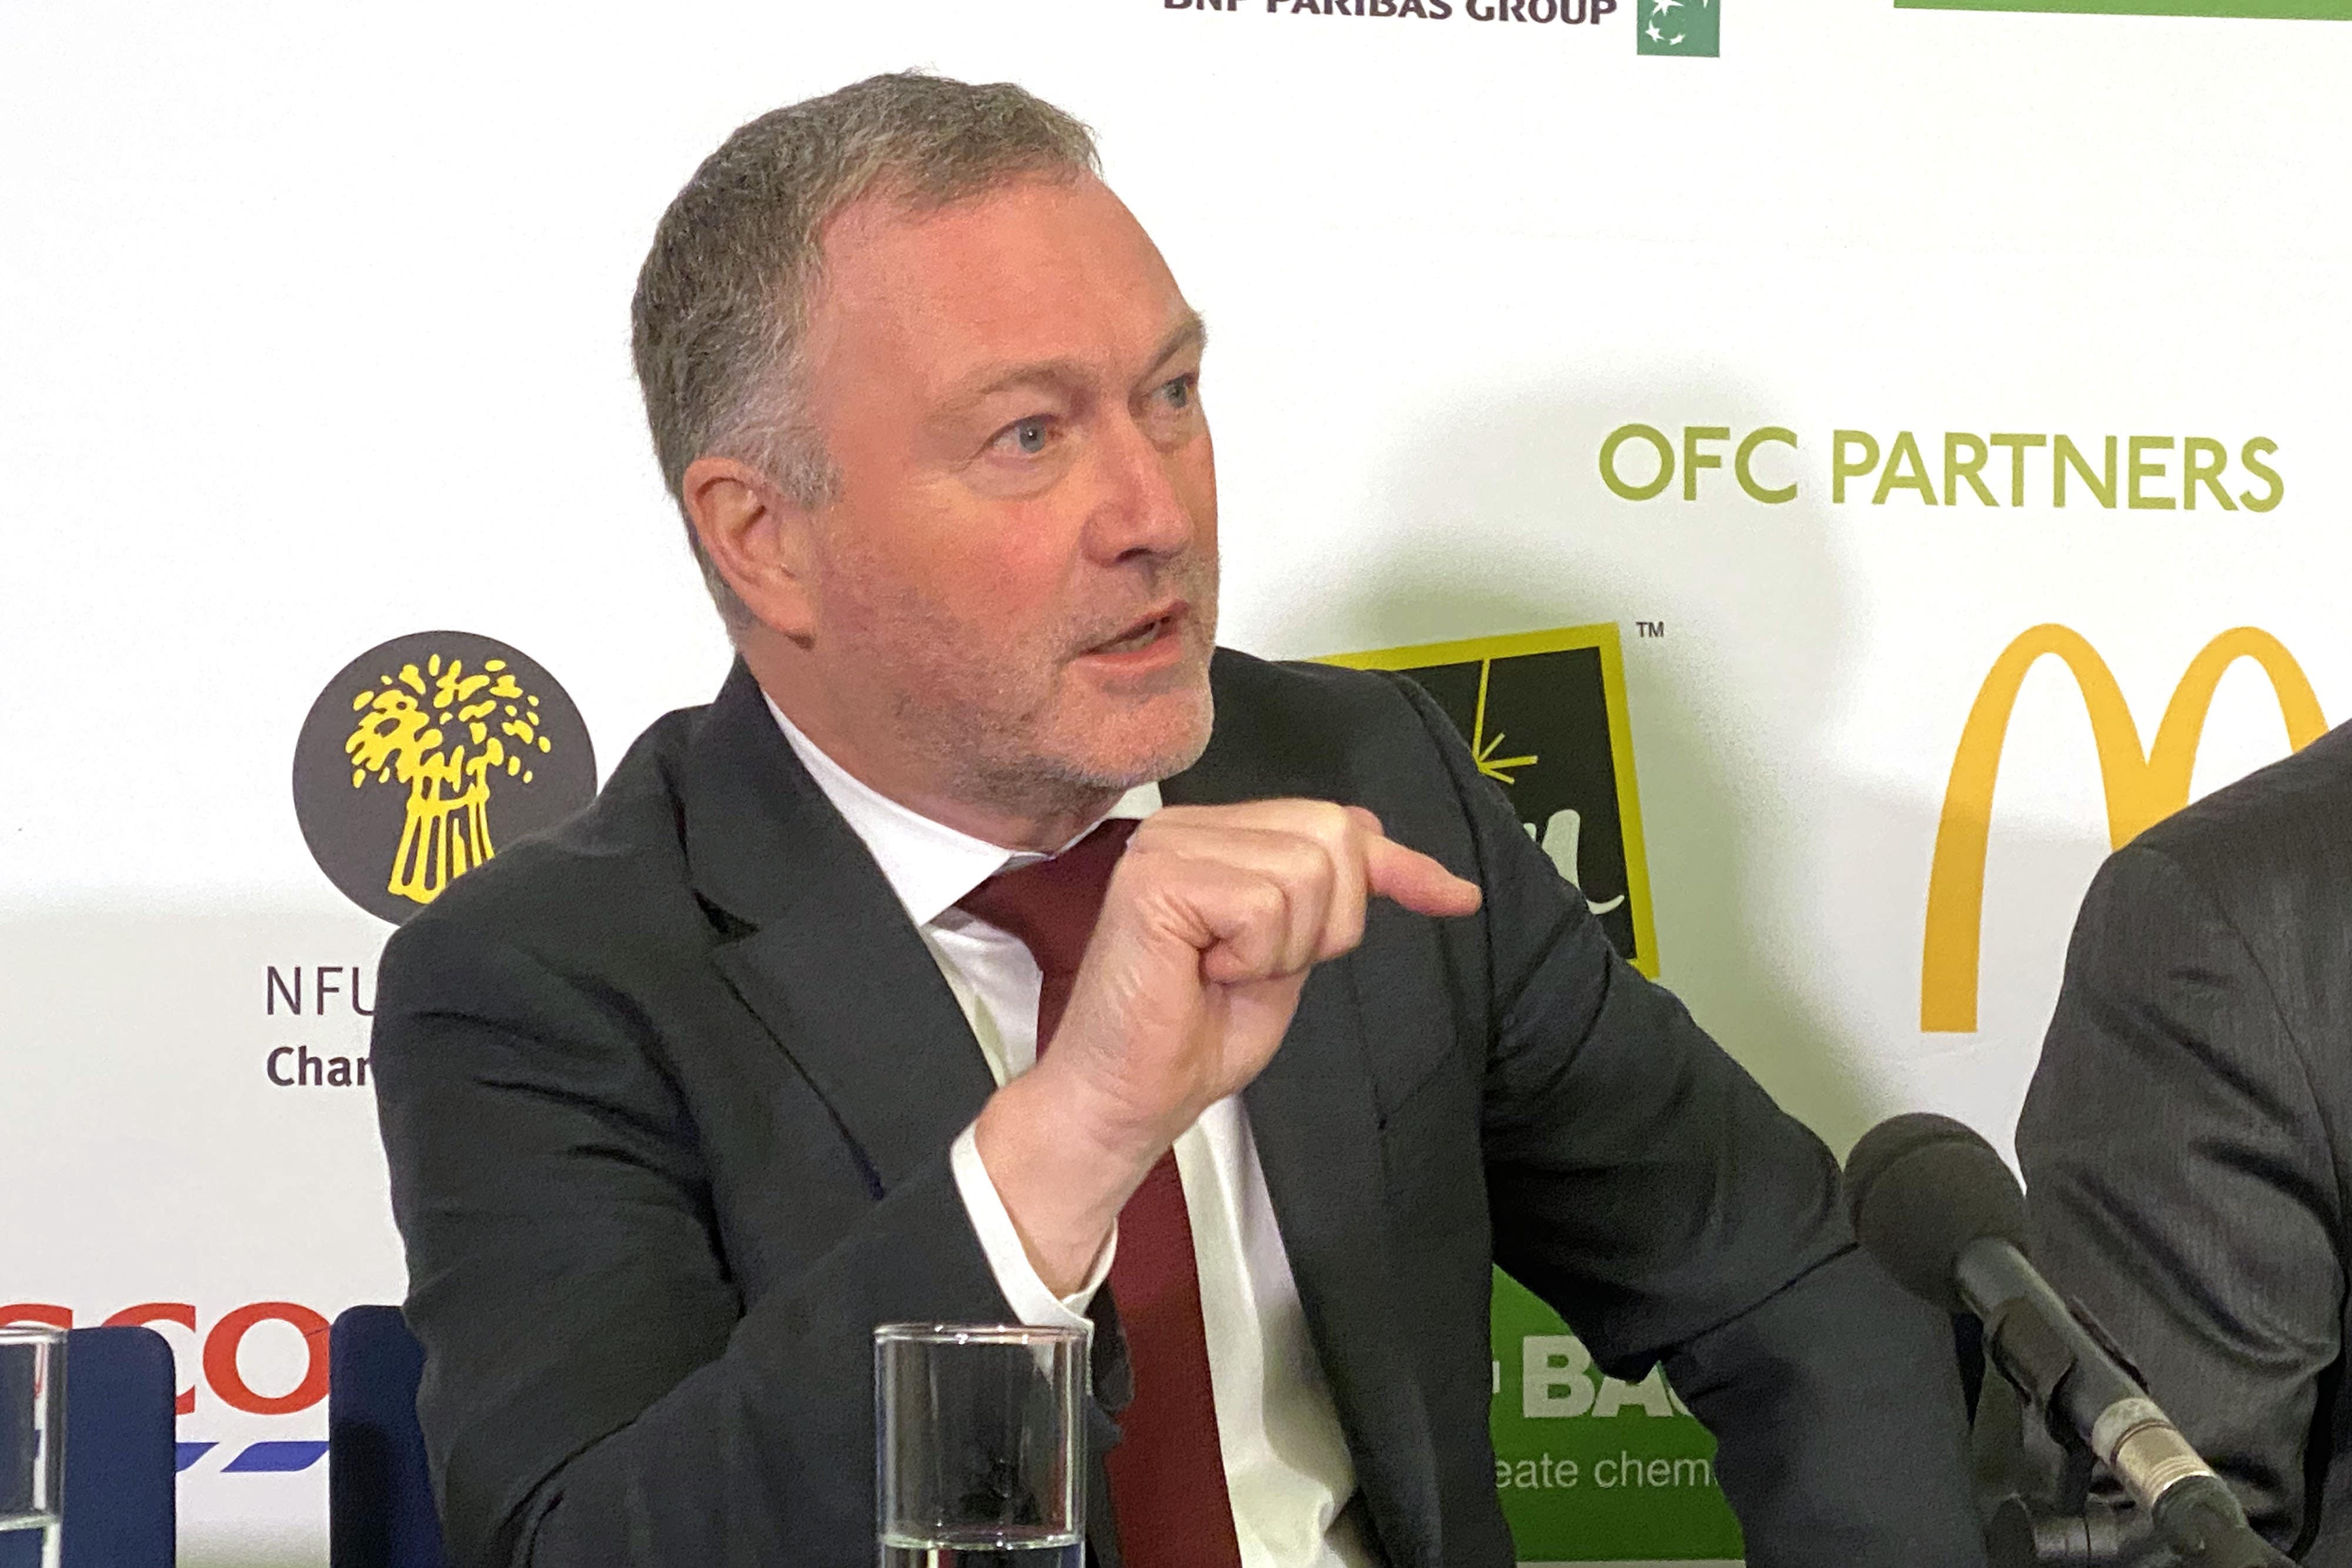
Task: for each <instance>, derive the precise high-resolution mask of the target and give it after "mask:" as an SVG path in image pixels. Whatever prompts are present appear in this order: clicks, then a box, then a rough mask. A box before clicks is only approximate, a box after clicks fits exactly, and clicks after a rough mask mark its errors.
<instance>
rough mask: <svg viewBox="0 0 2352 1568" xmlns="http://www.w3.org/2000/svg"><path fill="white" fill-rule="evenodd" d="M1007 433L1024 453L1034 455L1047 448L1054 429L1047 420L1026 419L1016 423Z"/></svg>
mask: <svg viewBox="0 0 2352 1568" xmlns="http://www.w3.org/2000/svg"><path fill="white" fill-rule="evenodd" d="M1005 434H1007V435H1010V436H1011V437H1012V438H1013V445H1015V446H1017V447H1019V448H1020V449H1021V451H1022V452H1023V454H1024V455H1027V456H1031V457H1034V456H1036V455H1037V454H1039V453H1041V452H1043V451H1045V443H1046V442H1047V441H1049V440H1051V439H1052V437H1053V434H1054V431H1053V427H1052V426H1051V425H1050V424H1048V423H1046V422H1045V420H1042V419H1024V420H1022V421H1020V422H1019V423H1016V424H1014V425H1013V427H1012V429H1010V430H1008V431H1006V432H1005Z"/></svg>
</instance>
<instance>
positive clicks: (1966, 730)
mask: <svg viewBox="0 0 2352 1568" xmlns="http://www.w3.org/2000/svg"><path fill="white" fill-rule="evenodd" d="M2044 656H2054V657H2056V658H2057V659H2059V660H2060V661H2062V662H2063V664H2065V666H2066V668H2067V670H2068V671H2069V673H2071V674H2073V675H2074V685H2075V686H2076V688H2077V689H2078V690H2080V691H2081V693H2082V695H2083V706H2084V707H2085V708H2086V709H2087V710H2088V711H2089V714H2090V719H2091V737H2092V739H2093V741H2094V742H2095V745H2096V747H2097V751H2098V758H2099V778H2100V781H2101V783H2102V785H2103V786H2104V787H2105V792H2106V804H2107V838H2108V841H2109V842H2110V843H2111V844H2112V845H2113V847H2115V848H2116V849H2121V848H2123V846H2124V845H2126V844H2127V843H2129V842H2130V841H2132V840H2133V839H2135V838H2137V837H2138V836H2139V835H2140V833H2141V832H2142V831H2145V830H2147V828H2149V827H2150V826H2152V825H2154V824H2155V823H2157V822H2159V821H2163V820H2164V819H2165V818H2167V817H2168V816H2170V815H2171V814H2172V813H2173V812H2175V811H2178V810H2180V809H2181V808H2182V807H2183V806H2186V805H2187V804H2189V780H2190V778H2191V776H2192V775H2193V774H2194V773H2195V771H2196V767H2197V747H2198V745H2199V743H2200V741H2201V740H2202V739H2203V738H2204V735H2205V721H2206V718H2207V717H2208V716H2209V715H2210V713H2211V711H2212V707H2213V695H2214V693H2215V691H2216V690H2217V689H2219V687H2220V686H2221V677H2222V675H2224V674H2227V673H2228V671H2229V669H2230V666H2231V665H2232V664H2236V663H2237V662H2238V661H2239V660H2241V659H2251V660H2252V661H2253V662H2254V664H2256V665H2258V666H2259V667H2260V668H2261V670H2262V672H2263V674H2264V675H2266V676H2268V677H2269V679H2270V684H2271V689H2272V690H2273V692H2274V693H2276V694H2277V696H2278V704H2279V713H2280V715H2281V716H2283V717H2284V719H2285V720H2286V732H2287V739H2288V741H2289V743H2290V744H2291V745H2292V746H2293V747H2294V748H2295V749H2296V750H2301V749H2302V748H2303V747H2305V746H2308V745H2310V744H2311V743H2312V742H2313V741H2315V740H2316V739H2318V738H2319V737H2321V736H2322V735H2324V734H2326V731H2327V720H2326V716H2324V715H2322V713H2321V712H2320V707H2319V698H2318V697H2317V695H2315V694H2314V693H2313V691H2312V689H2311V682H2310V680H2309V679H2308V678H2307V677H2306V676H2305V674H2304V673H2303V666H2302V665H2300V664H2296V663H2295V660H2294V654H2292V653H2288V652H2287V651H2286V648H2285V647H2284V645H2283V644H2282V643H2280V642H2279V640H2278V639H2277V638H2275V637H2273V636H2272V635H2271V634H2270V633H2269V632H2263V631H2258V630H2256V629H2255V628H2253V627H2252V626H2240V627H2237V628H2235V629H2233V630H2231V631H2228V632H2222V633H2221V635H2220V636H2218V637H2216V638H2214V639H2213V640H2212V641H2211V642H2210V643H2207V644H2205V647H2204V649H2203V650H2202V651H2201V652H2200V653H2198V655H2197V657H2196V658H2194V659H2193V660H2191V661H2190V662H2189V669H2188V672H2187V674H2183V675H2182V676H2181V677H2180V684H2179V686H2177V687H2176V688H2174V690H2173V694H2172V701H2171V703H2170V704H2169V705H2168V706H2166V708H2165V710H2164V717H2163V719H2162V720H2161V721H2159V722H2158V725H2157V728H2156V741H2155V744H2154V745H2153V746H2150V747H2147V748H2145V749H2143V748H2142V747H2141V745H2140V737H2139V727H2138V726H2137V724H2135V723H2134V722H2133V720H2132V714H2131V707H2130V706H2129V705H2128V704H2127V703H2126V702H2125V700H2124V694H2123V688H2122V687H2121V686H2120V685H2117V684H2116V677H2115V672H2114V671H2112V670H2110V669H2109V668H2108V667H2107V663H2106V661H2105V660H2104V659H2102V658H2100V657H2099V654H2098V651H2097V650H2096V649H2095V648H2093V647H2092V646H2091V644H2090V643H2088V642H2087V641H2085V640H2084V638H2083V636H2082V635H2081V634H2080V633H2078V632H2074V631H2072V630H2070V629H2068V628H2066V627H2064V626H2056V625H2046V626H2036V627H2034V628H2033V629H2032V631H2030V632H2026V633H2025V634H2024V635H2022V636H2021V637H2019V638H2018V639H2017V640H2016V641H2015V642H2013V643H2011V644H2010V645H2009V647H2008V648H2007V649H2006V650H2004V651H2003V652H2002V653H2001V655H2000V659H1999V660H1998V661H1996V662H1995V663H1994V664H1993V667H1992V673H1991V674H1988V675H1987V676H1986V677H1985V681H1984V685H1983V687H1982V689H1981V690H1979V692H1978V694H1977V700H1976V706H1974V707H1972V708H1970V709H1969V718H1968V723H1967V725H1966V726H1964V727H1962V729H1961V731H1960V745H1959V750H1958V753H1957V754H1956V755H1955V756H1954V757H1953V758H1952V776H1951V779H1950V782H1949V783H1948V785H1947V786H1946V787H1945V790H1944V814H1943V820H1942V821H1941V822H1940V823H1938V825H1937V830H1936V855H1935V860H1934V862H1933V863H1932V865H1931V866H1930V868H1929V871H1928V873H1927V940H1926V946H1925V949H1924V953H1923V957H1922V963H1921V968H1920V978H1919V1027H1920V1028H1921V1029H1922V1030H1926V1031H1927V1032H1929V1033H1931V1034H1939V1033H1960V1034H1965V1033H1968V1032H1970V1031H1972V1030H1975V1028H1976V1027H1977V991H1978V970H1979V947H1980V945H1981V942H1982V939H1983V934H1984V878H1985V852H1986V848H1987V843H1988V840H1989V838H1990V832H1991V827H1992V796H1993V786H1994V783H1995V781H1996V780H1997V779H1999V777H2000V758H2001V750H2002V747H2004V745H2005V744H2006V743H2007V741H2008V738H2009V723H2010V718H2011V715H2012V714H2014V713H2015V712H2016V709H2017V698H2018V694H2019V692H2020V691H2021V689H2022V687H2023V686H2024V685H2025V677H2026V674H2027V672H2028V671H2030V670H2032V667H2033V666H2034V664H2037V663H2038V662H2040V661H2041V660H2042V658H2043V657H2044Z"/></svg>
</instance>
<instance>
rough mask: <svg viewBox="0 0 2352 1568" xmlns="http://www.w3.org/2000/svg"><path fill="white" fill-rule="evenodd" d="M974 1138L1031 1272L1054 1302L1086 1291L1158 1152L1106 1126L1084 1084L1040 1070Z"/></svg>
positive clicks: (998, 1102) (993, 1108)
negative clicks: (1097, 1262)
mask: <svg viewBox="0 0 2352 1568" xmlns="http://www.w3.org/2000/svg"><path fill="white" fill-rule="evenodd" d="M972 1136H973V1144H974V1146H975V1148H976V1149H977V1151H978V1153H979V1155H980V1159H981V1164H982V1167H983V1168H984V1169H985V1170H986V1172H987V1174H988V1178H989V1182H990V1185H992V1186H994V1187H995V1189H996V1193H997V1197H998V1199H999V1200H1000V1201H1001V1202H1002V1203H1003V1206H1004V1211H1005V1214H1006V1216H1007V1217H1008V1218H1010V1219H1011V1220H1012V1221H1013V1230H1014V1231H1015V1233H1017V1234H1018V1235H1019V1237H1020V1238H1021V1245H1022V1248H1023V1250H1024V1251H1025V1252H1026V1253H1027V1254H1028V1258H1029V1262H1030V1266H1031V1267H1032V1268H1033V1269H1034V1270H1036V1271H1037V1276H1038V1278H1039V1279H1040V1280H1042V1281H1045V1285H1046V1286H1047V1288H1048V1289H1050V1290H1052V1291H1054V1293H1055V1294H1056V1295H1067V1294H1069V1293H1070V1292H1071V1291H1075V1290H1076V1289H1077V1288H1078V1287H1079V1285H1081V1284H1082V1283H1084V1281H1085V1280H1086V1278H1087V1274H1088V1273H1089V1272H1090V1271H1091V1270H1092V1269H1093V1267H1094V1263H1095V1260H1096V1259H1097V1258H1098V1257H1100V1256H1101V1254H1102V1249H1103V1247H1104V1246H1105V1244H1106V1243H1108V1240H1109V1239H1110V1233H1111V1229H1112V1227H1113V1226H1114V1225H1116V1224H1117V1223H1118V1212H1119V1210H1120V1208H1122V1207H1125V1205H1126V1203H1127V1200H1128V1198H1129V1196H1130V1195H1132V1194H1133V1192H1134V1191H1135V1189H1136V1187H1137V1186H1140V1185H1141V1183H1142V1180H1143V1177H1144V1175H1145V1173H1147V1172H1148V1171H1150V1168H1151V1166H1152V1163H1153V1162H1154V1161H1155V1160H1157V1159H1158V1158H1159V1156H1160V1153H1161V1150H1160V1149H1154V1148H1151V1147H1150V1146H1149V1145H1148V1142H1146V1141H1144V1140H1143V1139H1142V1138H1141V1137H1139V1135H1136V1134H1126V1133H1122V1132H1121V1131H1119V1130H1118V1129H1117V1124H1116V1122H1115V1121H1112V1120H1108V1119H1105V1118H1103V1117H1101V1115H1100V1114H1099V1112H1098V1110H1097V1108H1094V1107H1090V1106H1088V1105H1087V1103H1086V1094H1085V1092H1084V1088H1083V1086H1082V1085H1080V1084H1078V1083H1076V1082H1073V1081H1069V1080H1066V1079H1065V1078H1064V1077H1063V1076H1062V1075H1058V1074H1047V1073H1044V1072H1042V1071H1031V1072H1028V1073H1024V1075H1022V1076H1021V1077H1019V1078H1016V1079H1014V1080H1013V1082H1010V1083H1008V1084H1006V1085H1005V1086H1004V1087H1003V1088H1002V1089H1000V1090H998V1091H997V1092H995V1093H994V1094H993V1095H992V1096H990V1098H989V1101H988V1103H987V1104H986V1105H984V1106H982V1108H981V1113H980V1117H979V1119H978V1121H976V1122H975V1123H974V1124H973V1126H972Z"/></svg>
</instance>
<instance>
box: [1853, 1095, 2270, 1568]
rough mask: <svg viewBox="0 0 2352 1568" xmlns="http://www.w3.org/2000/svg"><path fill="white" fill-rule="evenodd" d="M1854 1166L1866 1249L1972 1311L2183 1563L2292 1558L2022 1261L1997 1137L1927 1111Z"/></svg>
mask: <svg viewBox="0 0 2352 1568" xmlns="http://www.w3.org/2000/svg"><path fill="white" fill-rule="evenodd" d="M1845 1172H1846V1201H1847V1206H1848V1211H1849V1213H1850V1214H1851V1215H1852V1217H1853V1229H1854V1235H1855V1236H1856V1238H1857V1239H1860V1241H1861V1242H1862V1245H1863V1248H1864V1250H1866V1251H1867V1252H1869V1254H1870V1255H1871V1256H1872V1257H1873V1258H1874V1259H1876V1260H1878V1263H1879V1266H1880V1267H1882V1268H1884V1269H1885V1270H1886V1271H1887V1272H1888V1273H1889V1274H1892V1275H1893V1276H1894V1277H1895V1281H1896V1282H1897V1283H1899V1284H1901V1285H1902V1286H1903V1287H1904V1288H1905V1289H1906V1290H1907V1291H1911V1292H1912V1293H1913V1294H1914V1295H1916V1296H1920V1297H1924V1298H1925V1299H1926V1300H1927V1301H1931V1302H1933V1303H1934V1304H1935V1305H1937V1306H1939V1307H1941V1308H1943V1309H1944V1310H1945V1311H1946V1312H1969V1313H1972V1314H1974V1315H1975V1317H1976V1318H1977V1319H1978V1320H1979V1322H1982V1323H1983V1324H1984V1331H1985V1350H1986V1354H1987V1356H1988V1357H1989V1359H1990V1361H1991V1362H1992V1364H1994V1365H1995V1366H1996V1367H1998V1368H1999V1369H2000V1373H2001V1375H2003V1376H2005V1377H2006V1378H2008V1379H2009V1381H2010V1382H2011V1383H2012V1384H2014V1385H2016V1386H2017V1390H2018V1392H2019V1393H2020V1394H2021V1395H2023V1396H2025V1397H2026V1398H2028V1399H2029V1400H2031V1401H2032V1403H2033V1404H2034V1405H2035V1406H2038V1407H2039V1408H2040V1409H2042V1411H2043V1412H2044V1413H2045V1414H2047V1415H2048V1416H2051V1417H2052V1418H2053V1420H2055V1421H2058V1422H2063V1423H2064V1425H2065V1426H2066V1427H2070V1428H2072V1429H2073V1430H2074V1432H2075V1433H2077V1434H2078V1435H2079V1436H2080V1437H2082V1438H2083V1440H2084V1442H2085V1443H2087V1444H2088V1445H2089V1446H2090V1451H2091V1452H2092V1453H2093V1454H2095V1455H2096V1456H2097V1458H2099V1459H2100V1461H2101V1462H2102V1463H2104V1464H2105V1466H2106V1467H2107V1469H2108V1471H2109V1473H2110V1474H2112V1475H2113V1476H2114V1477H2115V1478H2116V1480H2117V1481H2119V1482H2121V1483H2122V1485H2123V1488H2124V1490H2125V1491H2126V1492H2128V1493H2129V1494H2130V1495H2131V1498H2132V1500H2133V1501H2134V1502H2136V1503H2137V1504H2138V1505H2139V1507H2140V1508H2141V1510H2142V1511H2144V1512H2145V1513H2146V1515H2147V1519H2148V1521H2149V1522H2150V1523H2151V1524H2152V1525H2153V1526H2154V1527H2155V1530H2156V1533H2157V1534H2158V1536H2159V1537H2160V1538H2161V1539H2163V1540H2164V1541H2165V1542H2167V1543H2168V1545H2170V1546H2171V1547H2172V1548H2173V1550H2174V1551H2175V1552H2179V1553H2180V1555H2181V1557H2182V1560H2183V1561H2184V1562H2186V1563H2194V1564H2202V1565H2206V1568H2271V1565H2273V1564H2276V1563H2283V1562H2284V1561H2285V1559H2284V1558H2283V1557H2281V1556H2280V1555H2278V1554H2277V1553H2275V1552H2273V1551H2272V1550H2271V1548H2270V1546H2269V1545H2268V1544H2267V1543H2266V1542H2263V1539H2262V1537H2261V1536H2259V1535H2257V1534H2256V1533H2255V1532H2254V1531H2253V1528H2252V1526H2251V1525H2249V1524H2248V1523H2247V1522H2246V1515H2245V1511H2244V1510H2243V1509H2242V1508H2240V1507H2239V1505H2238V1500H2237V1497H2236V1496H2235V1494H2233V1493H2232V1492H2231V1490H2230V1489H2229V1486H2228V1484H2227V1483H2225V1482H2224V1481H2223V1480H2222V1479H2221V1477H2219V1476H2217V1475H2215V1474H2214V1473H2213V1469H2212V1467H2211V1466H2210V1465H2208V1464H2207V1463H2206V1462H2205V1461H2204V1460H2203V1459H2202V1458H2199V1457H2198V1454H2197V1450H2196V1449H2195V1448H2191V1447H2190V1446H2189V1440H2188V1439H2187V1438H2186V1437H2182V1436H2181V1435H2180V1429H2179V1427H2175V1426H2174V1425H2173V1424H2172V1421H2171V1419H2170V1418H2169V1417H2168V1416H2166V1415H2165V1413H2164V1412H2163V1410H2161V1409H2160V1408H2158V1406H2157V1404H2156V1402H2155V1401H2154V1400H2152V1399H2150V1398H2149V1397H2148V1396H2147V1389H2145V1388H2143V1387H2141V1386H2140V1385H2139V1380H2138V1378H2137V1377H2136V1376H2134V1375H2132V1374H2131V1373H2130V1372H2129V1371H2127V1370H2126V1368H2125V1367H2124V1365H2123V1364H2122V1363H2121V1361H2120V1360H2119V1359H2118V1358H2117V1356H2116V1354H2114V1353H2113V1352H2112V1351H2110V1350H2109V1349H2108V1347H2107V1346H2106V1345H2105V1343H2103V1342H2102V1341H2101V1339H2100V1337H2099V1336H2098V1335H2097V1334H2096V1333H2093V1332H2092V1331H2091V1330H2090V1329H2089V1328H2087V1327H2085V1326H2084V1322H2083V1321H2082V1319H2081V1318H2079V1317H2078V1316H2076V1314H2075V1313H2074V1310H2073V1309H2072V1308H2070V1307H2069V1306H2067V1304H2066V1303H2065V1302H2064V1301H2063V1300H2061V1299H2060V1297H2059V1295H2058V1292H2057V1291H2053V1290H2052V1289H2051V1287H2050V1282H2049V1281H2047V1280H2045V1279H2043V1278H2042V1274H2041V1271H2040V1270H2037V1269H2035V1268H2034V1267H2033V1265H2032V1263H2030V1262H2028V1261H2027V1260H2026V1257H2025V1253H2026V1230H2025V1193H2024V1189H2023V1188H2021V1187H2020V1186H2018V1183H2017V1177H2016V1176H2013V1175H2011V1172H2010V1168H2009V1166H2008V1165H2007V1164H2005V1163H2004V1162H2003V1161H2002V1159H2001V1157H2000V1155H1998V1154H1996V1153H1994V1152H1993V1147H1992V1145H1990V1144H1988V1143H1986V1142H1985V1141H1984V1139H1982V1138H1980V1137H1979V1136H1978V1135H1977V1134H1976V1133H1975V1132H1973V1131H1972V1130H1970V1129H1969V1128H1968V1127H1967V1126H1965V1125H1963V1124H1960V1123H1958V1122H1955V1121H1953V1120H1952V1119H1951V1118H1950V1117H1948V1116H1937V1115H1933V1114H1929V1113H1925V1112H1917V1113H1912V1114H1910V1115H1905V1116H1896V1117H1895V1118H1894V1119H1892V1120H1891V1121H1886V1122H1882V1123H1880V1124H1878V1125H1877V1126H1875V1127H1874V1128H1872V1129H1871V1130H1870V1132H1868V1133H1867V1134H1864V1137H1863V1140H1862V1142H1860V1143H1858V1144H1856V1145H1854V1147H1853V1155H1851V1156H1849V1157H1848V1159H1847V1160H1846V1167H1845Z"/></svg>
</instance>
